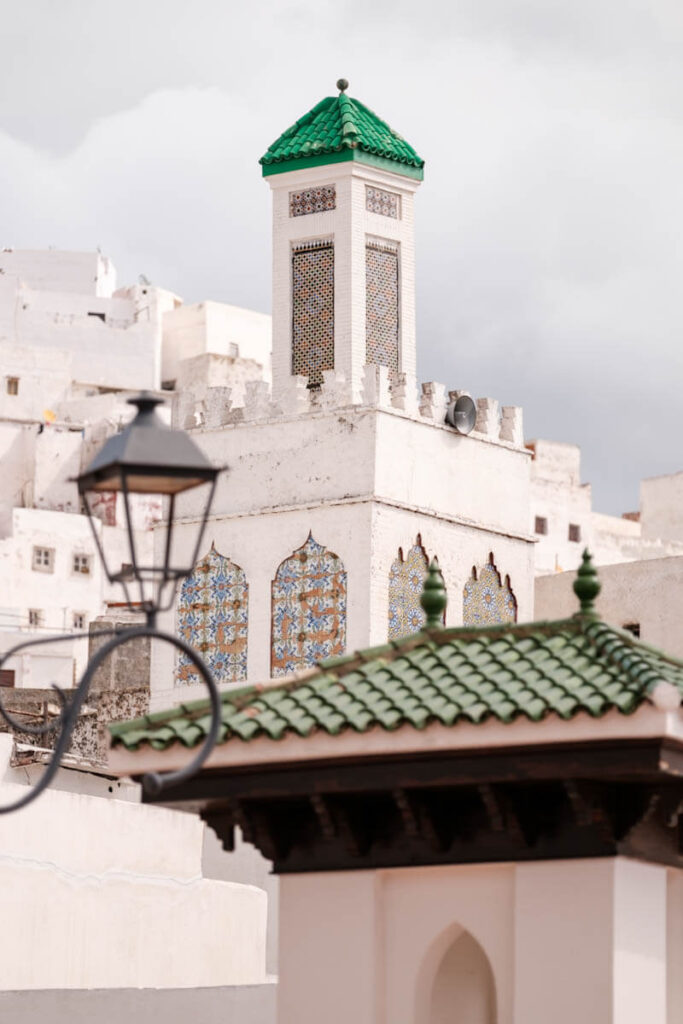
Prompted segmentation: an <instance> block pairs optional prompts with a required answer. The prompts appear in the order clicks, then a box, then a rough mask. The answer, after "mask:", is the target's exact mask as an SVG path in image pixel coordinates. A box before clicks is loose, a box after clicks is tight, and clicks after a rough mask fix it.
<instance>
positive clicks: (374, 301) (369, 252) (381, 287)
mask: <svg viewBox="0 0 683 1024" xmlns="http://www.w3.org/2000/svg"><path fill="white" fill-rule="evenodd" d="M365 349H366V352H365V358H366V361H367V362H368V363H374V364H375V365H377V366H387V367H388V368H389V369H390V370H391V371H392V372H393V373H398V250H397V249H396V248H394V247H389V246H384V245H375V244H374V243H368V245H367V246H366V250H365Z"/></svg>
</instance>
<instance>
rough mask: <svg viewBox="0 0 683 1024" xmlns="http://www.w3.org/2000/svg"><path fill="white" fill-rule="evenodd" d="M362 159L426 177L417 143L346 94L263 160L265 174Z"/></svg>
mask: <svg viewBox="0 0 683 1024" xmlns="http://www.w3.org/2000/svg"><path fill="white" fill-rule="evenodd" d="M344 160H360V161H362V162H364V163H370V164H376V165H378V166H381V167H390V169H392V170H394V171H395V172H397V173H398V174H404V175H407V176H408V177H411V178H419V179H421V178H422V177H423V167H424V160H422V159H421V158H420V157H419V156H418V155H417V153H416V152H415V150H414V149H413V147H412V146H410V145H409V144H408V143H407V142H406V141H405V139H402V138H401V136H400V135H399V134H398V133H397V132H395V131H394V130H393V129H392V128H390V127H389V125H388V124H387V123H386V122H385V121H382V120H381V119H380V118H379V117H377V115H376V114H374V113H373V112H372V111H371V110H368V108H367V107H366V106H364V105H363V104H362V103H360V102H359V101H358V100H356V99H352V98H351V97H350V96H347V95H346V93H344V92H342V93H340V94H339V96H327V97H326V98H325V99H324V100H321V101H320V103H318V104H317V105H316V106H315V107H313V110H310V111H309V112H308V113H307V114H305V115H304V116H303V117H301V118H299V120H298V121H297V122H296V123H295V124H293V125H292V127H291V128H288V129H287V131H286V132H283V133H282V135H281V136H280V137H279V138H278V139H277V140H276V141H275V142H274V143H273V144H272V146H269V147H268V151H267V152H266V153H265V155H264V156H262V157H261V159H260V161H259V163H260V164H261V166H262V168H263V174H264V175H269V174H279V173H280V172H282V171H293V170H297V169H299V168H302V167H313V166H317V165H320V164H330V163H337V162H341V161H344Z"/></svg>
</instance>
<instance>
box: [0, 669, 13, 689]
mask: <svg viewBox="0 0 683 1024" xmlns="http://www.w3.org/2000/svg"><path fill="white" fill-rule="evenodd" d="M0 686H14V669H13V668H0Z"/></svg>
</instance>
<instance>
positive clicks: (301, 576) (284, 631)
mask: <svg viewBox="0 0 683 1024" xmlns="http://www.w3.org/2000/svg"><path fill="white" fill-rule="evenodd" d="M345 646H346V571H345V569H344V565H343V563H342V561H341V559H340V558H339V557H338V556H337V555H335V554H333V553H332V552H331V551H328V550H327V548H325V547H323V546H322V544H318V542H317V541H315V540H314V539H313V536H312V534H310V533H309V535H308V539H307V540H306V543H305V544H302V546H301V547H300V548H297V549H296V551H293V552H292V554H291V555H290V556H289V558H286V559H285V560H284V562H282V563H281V564H280V566H279V567H278V570H277V572H276V573H275V579H274V580H273V583H272V617H271V656H270V668H271V673H272V675H273V676H284V675H287V674H288V673H290V672H294V671H295V670H296V669H301V668H308V667H309V666H310V665H313V664H315V662H316V661H319V660H320V659H321V658H329V657H332V656H333V655H336V654H343V653H344V648H345Z"/></svg>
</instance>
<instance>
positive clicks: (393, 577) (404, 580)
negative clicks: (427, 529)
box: [388, 533, 429, 640]
mask: <svg viewBox="0 0 683 1024" xmlns="http://www.w3.org/2000/svg"><path fill="white" fill-rule="evenodd" d="M428 568H429V559H428V557H427V552H426V551H425V549H424V548H423V546H422V537H421V536H420V534H419V533H418V535H417V537H416V538H415V543H414V544H413V546H412V547H411V548H410V550H409V551H408V554H407V556H406V558H405V559H404V558H403V548H399V549H398V558H395V559H394V561H393V562H392V563H391V569H390V570H389V614H388V620H389V621H388V633H389V639H390V640H400V638H401V637H402V636H409V635H410V633H417V632H419V630H421V629H422V627H423V626H424V624H425V618H426V616H425V613H424V611H423V610H422V605H421V604H420V594H421V593H422V587H423V584H424V581H425V577H426V575H427V569H428Z"/></svg>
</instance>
